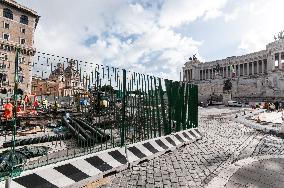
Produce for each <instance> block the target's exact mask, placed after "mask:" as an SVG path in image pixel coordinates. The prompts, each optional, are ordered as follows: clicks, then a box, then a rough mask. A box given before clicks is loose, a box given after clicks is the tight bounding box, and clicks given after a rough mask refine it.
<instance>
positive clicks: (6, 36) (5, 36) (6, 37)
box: [3, 33, 10, 41]
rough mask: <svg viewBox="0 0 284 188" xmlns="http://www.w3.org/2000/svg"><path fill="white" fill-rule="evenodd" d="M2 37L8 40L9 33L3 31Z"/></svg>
mask: <svg viewBox="0 0 284 188" xmlns="http://www.w3.org/2000/svg"><path fill="white" fill-rule="evenodd" d="M3 39H4V40H6V41H9V39H10V34H8V33H4V34H3Z"/></svg>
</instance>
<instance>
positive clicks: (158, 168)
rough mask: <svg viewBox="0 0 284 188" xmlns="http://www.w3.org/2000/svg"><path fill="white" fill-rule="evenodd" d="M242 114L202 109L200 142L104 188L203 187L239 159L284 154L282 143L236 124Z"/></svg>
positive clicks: (116, 176) (111, 178)
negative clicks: (237, 115) (201, 136)
mask: <svg viewBox="0 0 284 188" xmlns="http://www.w3.org/2000/svg"><path fill="white" fill-rule="evenodd" d="M239 112H240V109H238V108H236V109H233V108H225V109H218V108H204V109H200V110H199V129H200V131H201V132H202V133H204V136H203V138H202V139H201V140H198V141H196V142H194V143H191V144H189V145H186V146H183V147H181V148H179V149H178V150H175V151H173V152H170V153H166V154H164V155H162V156H159V157H157V158H154V159H152V160H150V161H146V162H143V163H140V164H138V165H135V166H133V167H131V168H130V169H127V170H124V171H122V172H119V173H117V174H113V175H110V176H108V177H107V178H108V180H109V183H108V184H106V185H104V186H102V187H204V186H206V184H208V182H209V181H210V180H212V178H214V177H215V176H217V175H218V173H219V172H220V171H222V170H223V169H226V167H228V166H229V165H230V164H232V163H234V162H235V161H237V160H239V159H243V158H247V157H251V156H258V155H268V154H273V155H282V154H284V144H283V140H282V139H280V138H276V137H274V136H271V135H267V134H264V133H261V132H257V131H255V130H253V129H251V128H247V127H245V126H244V125H242V124H240V123H237V122H236V121H235V116H236V113H239Z"/></svg>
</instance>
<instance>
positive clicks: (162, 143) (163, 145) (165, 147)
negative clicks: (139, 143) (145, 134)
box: [155, 140, 169, 149]
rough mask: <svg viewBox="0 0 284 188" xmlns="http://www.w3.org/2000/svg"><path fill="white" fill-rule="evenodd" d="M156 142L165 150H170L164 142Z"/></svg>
mask: <svg viewBox="0 0 284 188" xmlns="http://www.w3.org/2000/svg"><path fill="white" fill-rule="evenodd" d="M155 142H156V143H157V144H158V145H159V146H160V147H162V148H163V149H168V148H169V147H168V146H166V144H165V143H164V142H162V141H161V140H155Z"/></svg>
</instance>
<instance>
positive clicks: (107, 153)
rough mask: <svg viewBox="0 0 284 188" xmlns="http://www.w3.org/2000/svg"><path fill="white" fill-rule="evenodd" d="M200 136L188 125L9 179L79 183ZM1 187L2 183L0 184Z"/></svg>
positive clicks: (28, 183)
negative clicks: (157, 136) (176, 130)
mask: <svg viewBox="0 0 284 188" xmlns="http://www.w3.org/2000/svg"><path fill="white" fill-rule="evenodd" d="M201 137H202V135H201V133H200V132H199V131H198V129H197V128H193V129H188V130H185V131H180V132H177V133H173V134H171V135H167V136H162V137H159V138H155V139H150V140H146V141H143V142H139V143H135V144H131V145H127V146H125V147H122V148H120V147H116V148H112V149H109V150H104V151H100V152H96V153H93V154H88V155H85V156H81V157H77V158H73V159H69V160H66V161H61V162H58V163H56V164H51V165H47V166H43V167H39V168H37V169H33V170H27V171H24V172H23V173H22V174H21V176H20V177H17V178H14V179H13V180H12V183H11V184H12V187H13V188H23V187H36V186H39V185H46V186H48V185H50V186H51V187H52V186H53V187H66V188H67V187H72V188H73V187H82V186H84V185H86V184H87V183H89V182H93V181H95V180H97V179H99V178H102V177H103V176H105V175H107V174H109V173H112V172H115V171H117V172H118V171H122V170H124V169H126V168H128V167H129V166H132V165H136V164H138V163H139V162H141V161H144V160H150V159H152V158H154V157H157V156H159V155H162V154H163V153H165V152H167V151H173V150H175V149H176V148H179V147H181V146H183V145H184V144H189V143H192V142H194V141H196V140H198V139H200V138H201ZM0 187H1V188H2V187H3V188H4V184H0Z"/></svg>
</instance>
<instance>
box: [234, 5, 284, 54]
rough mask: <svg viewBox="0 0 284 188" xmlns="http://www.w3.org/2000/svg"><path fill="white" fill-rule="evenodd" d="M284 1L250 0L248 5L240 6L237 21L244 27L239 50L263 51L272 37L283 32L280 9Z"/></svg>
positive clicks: (283, 24) (283, 26)
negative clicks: (242, 23)
mask: <svg viewBox="0 0 284 188" xmlns="http://www.w3.org/2000/svg"><path fill="white" fill-rule="evenodd" d="M283 6H284V1H282V0H274V1H273V2H272V1H265V0H252V1H250V3H249V4H242V7H240V9H242V14H241V15H240V16H239V18H238V19H241V20H243V22H245V23H246V25H247V27H244V28H243V29H242V30H246V31H245V32H243V34H242V36H241V43H240V45H239V49H242V50H244V51H245V52H253V51H258V50H263V49H265V45H266V44H268V43H269V42H272V41H273V36H274V35H275V34H277V33H278V32H279V31H281V30H284V22H283V21H282V20H281V19H282V17H283V13H282V12H283V10H282V7H283Z"/></svg>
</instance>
